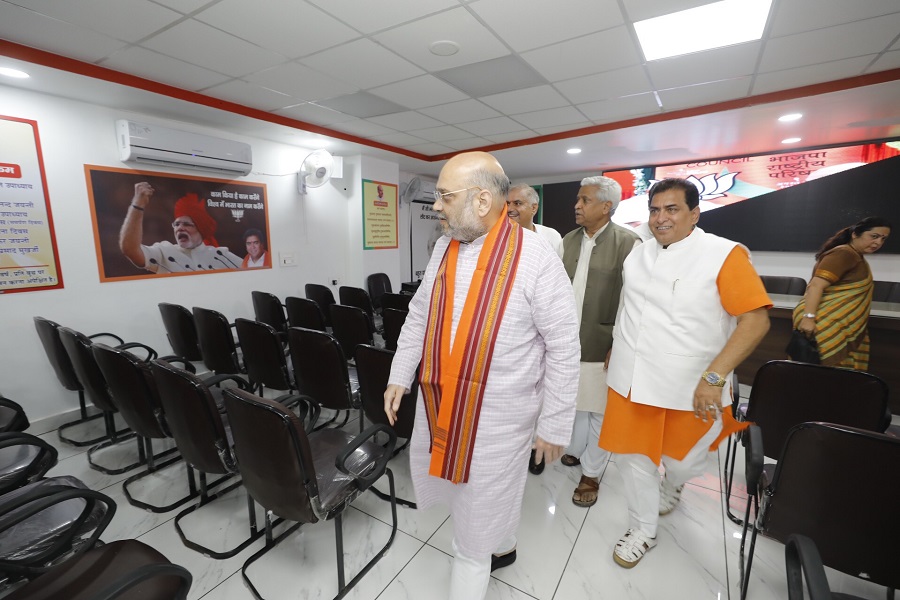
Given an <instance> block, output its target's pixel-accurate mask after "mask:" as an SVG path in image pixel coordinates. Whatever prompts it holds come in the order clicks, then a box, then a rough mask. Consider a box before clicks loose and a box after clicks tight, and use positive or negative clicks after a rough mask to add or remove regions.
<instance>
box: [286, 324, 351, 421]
mask: <svg viewBox="0 0 900 600" xmlns="http://www.w3.org/2000/svg"><path fill="white" fill-rule="evenodd" d="M288 342H289V345H290V347H291V364H292V365H293V367H294V382H295V384H296V385H297V391H298V392H299V393H301V394H304V395H306V396H309V397H311V398H312V399H313V400H315V401H316V402H317V403H318V404H319V405H320V406H324V407H325V408H330V409H334V410H346V409H349V408H352V397H353V392H352V390H351V389H350V374H349V372H348V371H347V362H346V360H345V358H344V352H343V351H342V350H341V345H340V344H339V343H338V341H337V340H336V339H335V338H334V336H332V335H330V334H328V333H325V332H324V331H315V330H313V329H303V328H301V327H291V328H290V329H289V330H288Z"/></svg>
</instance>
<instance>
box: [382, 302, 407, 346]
mask: <svg viewBox="0 0 900 600" xmlns="http://www.w3.org/2000/svg"><path fill="white" fill-rule="evenodd" d="M408 314H409V311H406V310H397V309H395V308H385V309H384V310H383V311H382V313H381V319H382V322H383V323H384V333H382V337H384V347H385V348H387V349H388V350H396V349H397V340H398V339H399V338H400V330H401V329H403V324H404V323H405V322H406V315H408Z"/></svg>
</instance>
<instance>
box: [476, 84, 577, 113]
mask: <svg viewBox="0 0 900 600" xmlns="http://www.w3.org/2000/svg"><path fill="white" fill-rule="evenodd" d="M479 100H481V101H482V102H484V103H485V104H487V105H489V106H492V107H494V108H496V109H497V110H499V111H500V112H501V113H503V114H506V115H514V114H517V113H524V112H532V111H536V110H543V109H545V108H557V107H559V106H566V105H567V104H569V101H568V100H566V99H565V98H563V97H562V95H561V94H560V93H559V92H557V91H556V90H555V89H553V88H552V87H550V86H549V85H540V86H537V87H533V88H527V89H524V90H516V91H514V92H504V93H502V94H494V95H493V96H484V97H483V98H479Z"/></svg>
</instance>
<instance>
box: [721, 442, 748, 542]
mask: <svg viewBox="0 0 900 600" xmlns="http://www.w3.org/2000/svg"><path fill="white" fill-rule="evenodd" d="M737 436H738V434H733V435H731V436H729V437H728V445H727V446H726V450H725V469H724V473H723V478H724V480H725V514H726V515H727V516H728V519H729V520H730V521H731V522H732V523H734V524H735V525H743V524H744V522H743V521H742V520H741V519H740V517H738V516H737V515H735V514H734V513H732V512H731V489H732V486H733V485H734V463H735V458H736V457H737V445H738V441H737Z"/></svg>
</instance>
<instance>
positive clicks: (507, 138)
mask: <svg viewBox="0 0 900 600" xmlns="http://www.w3.org/2000/svg"><path fill="white" fill-rule="evenodd" d="M484 137H486V138H487V139H488V140H490V141H491V143H493V144H505V143H506V142H514V141H516V140H524V139H528V138H530V137H534V132H533V131H531V130H530V129H526V130H524V131H510V132H509V133H492V134H490V135H485V136H484Z"/></svg>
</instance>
